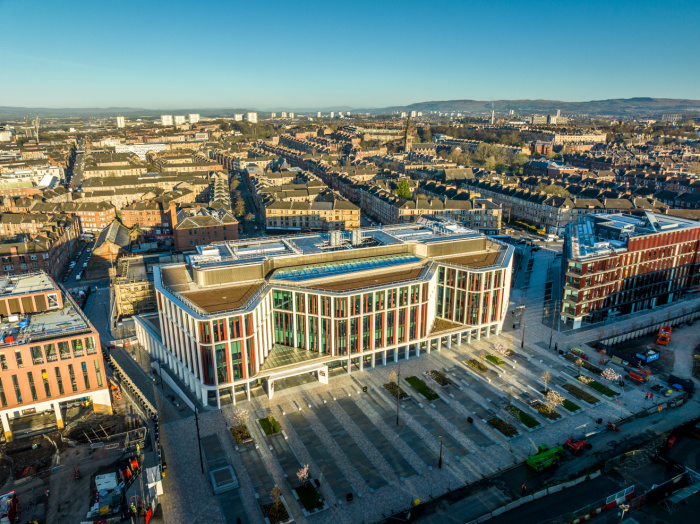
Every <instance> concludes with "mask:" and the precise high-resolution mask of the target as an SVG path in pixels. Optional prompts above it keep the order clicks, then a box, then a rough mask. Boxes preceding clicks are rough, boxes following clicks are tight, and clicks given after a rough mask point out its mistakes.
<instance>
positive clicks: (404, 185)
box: [396, 178, 413, 200]
mask: <svg viewBox="0 0 700 524" xmlns="http://www.w3.org/2000/svg"><path fill="white" fill-rule="evenodd" d="M396 195H397V196H398V197H399V198H405V199H406V200H410V199H411V197H412V196H413V193H412V192H411V186H409V185H408V180H406V179H405V178H404V179H402V180H401V181H400V182H399V183H398V185H397V186H396Z"/></svg>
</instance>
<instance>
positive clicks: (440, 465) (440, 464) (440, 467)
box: [438, 435, 442, 469]
mask: <svg viewBox="0 0 700 524" xmlns="http://www.w3.org/2000/svg"><path fill="white" fill-rule="evenodd" d="M438 469H442V435H440V458H439V459H438Z"/></svg>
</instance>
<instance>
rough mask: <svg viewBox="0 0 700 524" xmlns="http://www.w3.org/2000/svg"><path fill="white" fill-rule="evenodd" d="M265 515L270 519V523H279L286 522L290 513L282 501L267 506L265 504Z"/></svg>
mask: <svg viewBox="0 0 700 524" xmlns="http://www.w3.org/2000/svg"><path fill="white" fill-rule="evenodd" d="M263 510H264V512H265V515H266V516H267V518H268V519H269V520H270V524H277V523H278V522H284V521H286V520H287V519H288V518H289V513H287V508H285V507H284V504H282V503H281V502H280V503H278V504H275V503H272V504H268V505H267V506H263Z"/></svg>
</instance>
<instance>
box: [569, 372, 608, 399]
mask: <svg viewBox="0 0 700 524" xmlns="http://www.w3.org/2000/svg"><path fill="white" fill-rule="evenodd" d="M581 377H584V379H585V378H588V377H585V376H584V375H579V376H578V377H576V378H577V379H578V380H579V381H580V382H581V383H583V384H586V385H587V386H589V387H592V388H593V389H595V390H596V391H597V392H598V393H602V394H603V395H605V396H606V397H614V396H615V395H617V393H616V392H615V391H613V390H612V389H610V388H609V387H608V386H606V385H605V384H601V383H600V382H596V381H595V380H591V381H590V382H584V381H583V380H581Z"/></svg>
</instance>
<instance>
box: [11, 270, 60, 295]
mask: <svg viewBox="0 0 700 524" xmlns="http://www.w3.org/2000/svg"><path fill="white" fill-rule="evenodd" d="M57 289H58V288H57V287H56V284H55V283H54V281H53V280H51V279H50V278H49V277H48V276H47V275H46V274H45V273H37V274H36V275H29V276H22V277H7V276H6V277H1V278H0V297H7V296H11V295H26V294H31V293H41V292H42V291H52V290H57Z"/></svg>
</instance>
